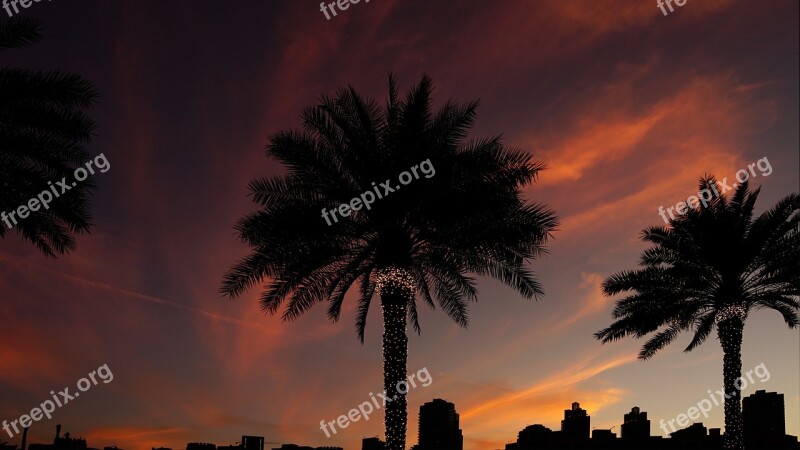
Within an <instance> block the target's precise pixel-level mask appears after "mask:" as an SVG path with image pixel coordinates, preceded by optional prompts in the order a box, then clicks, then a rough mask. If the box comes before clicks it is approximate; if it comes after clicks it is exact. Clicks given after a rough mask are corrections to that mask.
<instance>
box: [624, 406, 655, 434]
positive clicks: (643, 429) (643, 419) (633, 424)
mask: <svg viewBox="0 0 800 450" xmlns="http://www.w3.org/2000/svg"><path fill="white" fill-rule="evenodd" d="M649 437H650V420H648V419H647V413H646V412H643V411H641V410H639V407H638V406H634V407H633V408H631V412H629V413H628V414H625V421H624V422H623V423H622V439H647V438H649Z"/></svg>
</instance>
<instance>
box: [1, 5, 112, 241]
mask: <svg viewBox="0 0 800 450" xmlns="http://www.w3.org/2000/svg"><path fill="white" fill-rule="evenodd" d="M41 37H42V35H41V31H40V25H39V22H38V21H36V20H35V19H31V18H26V17H20V16H15V17H13V18H11V19H8V20H5V21H0V52H3V51H7V50H10V49H15V48H20V47H24V46H27V45H30V44H34V43H36V42H38V41H39V40H40V39H41ZM96 97H97V94H96V93H95V91H94V88H93V87H92V85H91V84H90V83H89V82H88V81H86V80H84V79H83V78H81V77H80V76H78V75H74V74H70V73H64V72H59V71H50V72H43V71H32V70H21V69H10V68H2V69H0V179H2V180H3V181H2V183H3V185H2V189H0V212H3V213H6V212H8V211H13V210H15V209H17V208H18V207H20V206H21V205H25V204H27V203H28V201H29V200H30V199H32V198H36V196H37V194H39V193H40V192H42V191H45V190H47V189H48V188H49V185H48V182H53V183H55V182H57V181H59V180H61V179H62V178H63V177H65V176H66V177H67V178H68V179H71V178H72V176H73V175H72V174H73V170H74V168H75V167H77V165H79V164H81V163H82V162H83V161H85V160H86V159H87V158H88V157H89V154H88V153H87V151H86V149H85V145H86V144H88V143H89V141H90V139H91V137H92V131H93V130H94V128H95V124H94V122H93V121H92V120H90V119H89V118H88V117H87V116H86V114H85V113H84V110H86V109H88V108H89V107H90V106H91V105H93V104H94V102H95V99H96ZM94 189H95V185H94V183H93V182H92V181H91V179H87V180H85V181H82V182H81V183H79V184H77V185H76V186H74V187H72V188H71V189H70V190H69V191H68V192H66V193H64V194H63V195H61V196H59V197H58V198H57V199H56V200H55V201H53V202H52V203H51V204H50V205H49V209H40V210H39V211H37V212H35V213H31V214H30V215H29V216H28V217H26V218H25V219H22V220H19V221H17V223H16V224H14V223H12V222H11V221H10V220H9V221H8V222H7V223H6V222H0V237H3V236H4V235H5V233H6V232H7V231H9V230H10V229H11V228H14V229H16V231H17V232H18V233H19V234H20V235H21V236H22V238H23V239H25V240H28V241H30V242H31V243H33V244H34V245H35V246H36V247H37V248H39V250H40V251H41V252H42V253H44V254H45V255H47V256H57V255H58V254H64V253H68V252H69V251H70V250H73V249H74V248H75V237H74V235H75V234H82V233H87V232H89V231H90V229H91V223H90V214H89V197H90V195H91V192H92V191H93V190H94Z"/></svg>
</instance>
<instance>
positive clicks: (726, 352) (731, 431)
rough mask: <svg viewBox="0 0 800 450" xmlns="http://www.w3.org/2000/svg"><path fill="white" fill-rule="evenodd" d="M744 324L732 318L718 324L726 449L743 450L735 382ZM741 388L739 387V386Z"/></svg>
mask: <svg viewBox="0 0 800 450" xmlns="http://www.w3.org/2000/svg"><path fill="white" fill-rule="evenodd" d="M743 328H744V323H742V320H741V319H740V318H738V317H734V318H731V319H728V320H726V321H725V322H722V323H720V324H719V341H720V343H721V344H722V351H723V359H722V361H723V363H722V374H723V380H724V388H725V445H724V447H725V448H726V449H734V450H743V449H744V440H743V436H742V402H741V397H742V394H741V391H739V387H737V386H736V380H737V379H738V378H739V377H741V376H742V329H743ZM740 386H741V385H740Z"/></svg>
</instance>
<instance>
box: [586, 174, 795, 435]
mask: <svg viewBox="0 0 800 450" xmlns="http://www.w3.org/2000/svg"><path fill="white" fill-rule="evenodd" d="M700 189H701V190H703V189H708V192H717V191H716V180H715V179H714V177H713V176H706V177H703V178H702V179H701V180H700ZM759 192H760V188H759V189H756V190H755V191H752V192H751V191H750V190H749V187H748V183H747V182H745V183H742V184H740V185H739V186H738V187H737V188H736V190H735V192H734V193H733V195H731V196H730V198H728V197H727V196H726V195H721V196H718V197H715V198H714V199H713V200H711V202H710V203H709V204H708V206H707V207H703V206H700V207H698V208H692V209H689V211H688V213H687V214H686V215H683V216H678V217H677V218H676V219H674V220H670V223H669V224H670V226H669V227H651V228H648V229H646V230H644V231H643V233H642V240H644V241H645V242H649V243H651V244H653V246H652V247H650V248H649V249H647V250H646V251H645V252H644V253H643V254H642V256H641V259H640V262H639V263H640V265H641V266H643V267H642V268H641V269H639V270H635V271H624V272H619V273H617V274H614V275H612V276H611V277H609V278H608V279H607V280H605V282H604V283H603V291H604V293H605V294H606V295H608V296H612V295H616V294H619V293H621V292H630V293H631V294H630V295H628V296H627V297H625V298H623V299H621V300H618V301H617V303H616V307H615V308H614V312H613V317H614V319H616V321H615V322H614V323H612V324H611V326H609V327H608V328H605V329H603V330H601V331H599V332H597V333H595V337H596V338H597V339H600V340H601V341H602V342H603V343H606V342H609V341H614V340H617V339H621V338H623V337H625V336H634V337H636V338H641V337H644V336H646V335H648V334H650V333H653V332H656V331H657V333H656V334H655V335H654V336H652V337H651V338H650V339H649V340H648V341H647V342H646V343H645V344H644V346H643V347H642V349H641V352H640V353H639V359H641V360H646V359H648V358H650V357H652V356H653V355H655V354H656V352H658V351H659V350H661V349H662V348H664V347H665V346H666V345H668V344H669V343H670V342H672V341H673V340H674V339H675V338H676V337H677V336H678V334H680V333H681V332H682V331H687V330H691V331H692V332H694V338H693V339H692V341H691V342H690V343H689V346H688V347H686V349H685V350H684V351H686V352H688V351H691V350H693V349H694V348H696V347H697V346H699V345H700V344H702V343H703V342H704V341H705V340H706V338H708V336H709V335H711V333H712V332H713V331H714V329H715V328H716V330H717V337H718V339H719V341H720V343H721V345H722V350H723V354H724V356H723V379H724V390H725V396H726V399H725V448H730V449H743V448H744V444H743V441H742V410H741V393H740V392H739V389H737V387H736V385H735V384H736V380H737V379H738V378H739V377H741V372H742V355H741V347H742V331H743V328H744V323H745V320H746V318H747V316H748V314H749V313H750V311H752V310H753V309H773V310H775V311H777V312H779V313H780V314H781V315H782V316H783V319H784V320H785V321H786V324H787V325H788V326H789V327H790V328H795V327H797V326H798V323H800V318H798V314H797V311H798V309H800V301H798V296H800V197H798V195H797V194H791V195H789V196H787V197H785V198H783V199H782V200H780V201H779V202H778V203H777V204H776V205H775V206H774V207H773V208H772V209H770V210H769V211H766V212H764V213H763V214H761V215H760V216H758V217H757V218H755V219H754V218H753V208H754V207H755V203H756V199H757V198H758V194H759Z"/></svg>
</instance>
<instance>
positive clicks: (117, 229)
mask: <svg viewBox="0 0 800 450" xmlns="http://www.w3.org/2000/svg"><path fill="white" fill-rule="evenodd" d="M799 10H800V3H799V2H798V1H797V0H769V1H763V0H762V1H754V0H753V1H732V0H730V1H726V0H702V1H700V0H688V2H687V3H686V4H685V5H684V6H682V7H675V11H674V12H673V13H669V14H668V15H666V16H665V15H664V14H662V12H661V10H660V9H659V8H658V6H657V5H656V1H655V0H624V1H600V0H591V1H590V0H553V1H546V0H536V1H534V0H503V1H502V2H499V1H498V2H486V1H477V0H459V1H458V2H455V1H453V2H445V1H427V0H405V1H400V0H372V1H370V2H369V3H366V2H365V1H362V2H360V3H358V4H356V5H351V6H350V7H349V9H347V10H346V11H340V12H339V14H338V15H337V16H336V17H332V18H331V19H330V20H328V19H326V17H325V15H324V14H323V13H322V12H321V11H320V7H319V2H315V1H308V0H302V1H301V0H282V1H277V0H264V1H251V0H247V1H237V2H222V1H213V2H212V1H207V0H200V1H175V0H170V1H159V2H156V1H129V0H115V1H113V2H112V1H99V0H91V1H89V0H86V1H84V0H82V1H65V0H60V1H58V0H57V1H41V2H38V3H33V4H32V5H31V6H30V7H29V8H28V9H22V10H21V11H20V14H22V15H27V16H33V17H37V18H40V19H41V20H42V24H43V26H44V28H45V31H44V39H43V41H42V42H41V43H39V44H37V45H35V46H32V47H30V48H25V49H21V50H14V51H8V52H3V53H0V67H5V66H10V67H22V68H42V69H60V70H65V71H70V72H75V73H78V74H81V75H82V76H83V77H85V78H86V79H88V80H90V81H91V82H92V83H93V84H94V85H95V87H96V89H97V91H98V92H99V94H100V98H99V100H98V103H97V105H96V106H95V107H94V108H93V109H92V110H91V114H90V115H91V117H92V118H93V119H94V120H95V121H96V122H97V124H98V129H97V132H96V134H97V136H96V138H95V139H94V140H93V141H92V143H91V145H90V146H89V149H90V151H91V152H92V154H93V155H97V154H100V153H103V154H104V155H105V156H106V158H107V160H108V162H109V163H110V166H111V168H110V170H108V171H107V172H106V173H97V174H95V175H93V179H94V181H96V183H97V184H98V189H97V191H96V193H95V195H94V197H93V201H92V207H91V209H92V212H93V222H94V228H93V231H92V233H91V234H89V235H83V236H80V238H79V240H78V248H77V250H76V251H74V252H72V253H70V254H68V255H65V256H61V257H59V258H57V259H53V258H46V257H44V256H43V255H42V254H41V253H39V252H38V251H37V250H36V249H35V247H33V246H32V245H30V244H29V243H28V242H23V241H22V240H21V239H20V237H19V235H18V234H17V233H14V232H10V233H7V234H6V236H5V237H4V238H2V239H0V267H2V270H0V291H1V292H2V293H3V296H2V297H3V299H2V301H0V324H1V325H2V326H0V342H2V345H0V364H1V365H2V368H3V369H2V370H0V420H3V419H7V420H12V419H16V418H18V417H19V416H20V414H24V413H26V412H27V411H30V409H31V408H33V407H35V406H37V405H39V404H40V403H41V402H42V401H44V400H47V399H48V398H50V397H51V395H50V394H49V392H50V391H59V390H62V389H63V388H65V387H71V389H72V390H74V386H75V384H76V382H77V381H78V380H79V379H80V378H81V377H84V376H86V375H87V374H88V373H89V372H91V371H93V370H96V369H97V368H98V367H99V366H102V365H103V364H107V365H108V368H109V369H110V370H111V372H112V373H113V376H114V378H113V381H111V382H109V383H107V384H105V383H100V384H98V385H97V386H94V387H92V388H91V389H90V390H89V391H87V392H85V393H83V394H82V395H81V396H80V398H76V399H75V400H72V401H70V402H69V404H68V405H65V406H64V407H63V408H59V409H57V410H56V411H55V412H54V413H53V418H52V419H51V420H48V419H46V418H45V419H44V420H41V421H39V422H36V423H35V424H34V425H33V426H32V427H31V429H30V433H29V437H28V441H29V442H39V443H45V442H50V441H52V437H53V435H54V433H55V425H56V424H57V423H60V424H63V426H64V431H70V432H71V433H72V435H73V436H78V435H80V436H83V437H85V438H86V439H87V440H88V444H89V445H90V446H91V447H95V448H102V447H103V446H105V445H117V446H119V447H121V448H124V449H127V450H130V449H149V448H151V447H160V446H164V447H172V448H174V449H182V448H185V447H186V443H187V442H196V441H199V442H213V443H215V444H217V445H223V444H225V445H227V444H232V443H234V442H235V441H239V440H240V437H241V436H242V435H257V436H264V437H265V440H266V441H267V442H274V443H296V444H301V445H312V446H340V447H344V448H345V449H346V450H352V449H358V448H360V445H361V439H362V438H363V437H371V436H376V435H380V436H381V437H382V436H383V433H384V427H383V414H382V411H381V412H380V413H376V414H374V415H373V416H372V417H371V418H370V420H369V421H363V420H361V421H359V422H356V423H353V424H351V425H350V426H349V427H348V428H346V429H344V430H341V431H339V432H338V433H337V434H336V435H334V436H332V437H330V438H327V437H326V436H325V434H324V433H323V432H322V431H321V430H320V425H319V424H320V421H321V420H326V421H329V420H335V419H336V417H338V416H339V415H341V414H346V413H347V411H348V410H350V409H351V408H354V407H356V406H358V405H359V404H360V403H362V402H364V401H366V400H369V394H370V393H371V392H372V393H375V392H378V391H381V390H382V383H383V378H382V355H381V332H382V329H383V328H382V324H381V316H380V309H379V308H373V310H372V311H371V312H370V317H369V322H368V324H367V329H366V337H365V343H364V344H363V345H362V344H360V343H359V342H358V340H357V336H356V332H355V328H354V320H355V304H356V303H355V302H353V301H352V300H355V298H349V297H348V298H349V300H348V301H346V302H345V306H344V310H343V313H342V318H341V319H340V321H339V322H337V323H331V322H330V320H329V319H328V318H327V317H326V307H325V306H323V305H319V306H318V307H315V308H314V309H313V310H311V311H310V312H308V313H307V314H305V315H304V316H303V317H301V318H300V319H298V320H296V321H294V322H282V321H281V320H280V316H279V315H278V316H266V315H264V313H262V312H261V310H260V308H259V303H258V300H257V299H258V296H259V294H260V290H259V289H251V290H250V291H248V292H247V293H246V294H245V295H244V296H242V297H241V298H238V299H236V300H233V301H231V300H228V299H226V298H223V297H221V296H220V294H219V292H218V291H219V287H220V283H221V280H222V276H223V274H224V273H225V271H226V270H228V269H229V268H230V266H231V265H232V264H233V263H234V262H235V261H237V260H238V259H239V258H241V257H242V256H244V255H246V254H247V252H248V249H247V248H246V247H245V246H244V245H242V244H241V243H240V242H239V241H238V239H237V237H236V234H235V231H234V225H235V223H236V221H237V220H238V219H239V218H240V217H242V216H243V215H245V214H246V213H248V212H251V211H253V210H255V208H256V205H255V204H254V203H253V202H252V200H251V199H250V198H249V197H248V190H247V184H248V182H249V181H250V180H251V179H253V178H256V177H260V176H270V175H277V174H280V173H282V172H283V171H284V168H283V167H282V166H281V165H280V164H279V163H277V162H276V161H274V160H270V159H268V158H267V157H266V156H265V151H264V148H265V145H266V144H267V140H268V137H269V136H270V135H271V134H273V133H276V132H278V131H280V130H289V129H298V128H300V127H301V125H302V123H301V119H300V117H299V115H300V112H301V111H302V109H303V108H304V107H307V106H310V105H314V104H316V102H317V101H318V99H319V98H320V96H321V95H323V94H333V93H335V92H336V90H337V89H339V88H342V87H346V86H347V85H352V86H353V87H354V88H355V89H356V90H357V91H359V92H360V93H362V94H363V95H365V96H368V97H371V98H375V99H376V100H378V101H379V102H381V103H383V102H384V101H385V99H386V96H387V84H388V76H389V74H390V73H394V74H395V75H396V76H397V78H398V80H399V83H400V88H401V89H402V90H403V91H405V90H407V89H408V88H410V87H411V86H412V85H413V84H415V83H417V82H418V81H419V79H420V77H421V76H422V75H423V74H427V75H429V76H430V77H431V78H432V79H433V81H434V83H435V85H436V90H435V98H434V103H435V104H436V105H441V104H443V103H444V102H445V101H446V100H448V99H454V100H456V101H460V102H467V101H470V100H474V99H479V100H480V108H479V110H478V119H477V122H476V125H475V126H474V128H473V129H472V132H471V137H473V138H480V137H487V136H492V135H496V134H502V135H503V136H504V143H505V144H507V145H509V146H512V147H518V148H522V149H525V150H526V151H529V152H531V153H532V154H533V155H534V157H535V158H536V159H537V160H539V161H542V162H544V163H546V164H547V166H548V169H547V170H545V171H543V172H542V173H541V176H540V178H539V180H538V181H537V182H536V183H534V185H533V187H532V188H531V189H528V190H527V191H526V193H525V194H526V196H527V198H528V199H530V200H532V201H536V202H541V203H545V204H547V205H548V206H550V207H551V208H552V209H553V210H554V211H555V212H556V213H557V214H558V216H559V220H560V225H559V229H558V230H557V231H556V232H555V233H554V239H553V240H551V241H550V242H549V243H548V251H549V254H548V255H547V256H545V257H542V258H540V259H538V260H536V261H534V262H533V263H532V264H531V266H530V267H531V268H532V270H533V271H534V272H535V273H536V275H537V277H538V278H539V280H540V281H541V282H542V284H543V287H544V289H545V292H546V294H545V296H544V297H543V298H542V299H540V300H539V301H529V300H525V299H523V298H521V297H520V296H519V294H517V293H516V292H515V291H513V290H512V289H510V288H508V287H505V286H503V285H501V284H500V283H499V282H496V281H491V280H486V279H481V280H480V282H479V285H478V286H479V301H478V302H477V303H472V304H470V310H469V313H470V325H469V327H468V328H467V329H463V328H461V327H459V326H458V325H457V324H456V323H454V322H453V321H452V320H451V319H449V318H448V317H447V316H446V315H445V314H444V313H443V312H442V311H441V309H439V308H437V309H436V310H431V309H429V308H427V307H421V308H420V324H421V326H422V333H421V335H417V334H415V333H413V331H412V329H411V327H409V350H408V355H409V357H408V371H409V373H416V372H417V371H419V370H421V369H423V368H425V369H427V370H428V372H429V373H430V375H431V378H432V380H433V381H432V382H431V384H430V386H428V387H422V386H419V385H418V386H417V388H415V389H412V390H411V391H410V392H409V394H408V412H409V421H408V440H407V441H408V446H409V447H410V446H411V445H413V444H415V443H416V442H417V415H418V412H419V406H420V405H421V404H422V403H425V402H428V401H430V400H432V399H434V398H443V399H446V400H448V401H450V402H453V403H454V404H455V405H456V409H457V411H458V413H459V414H460V415H461V429H462V430H463V433H464V448H465V449H466V450H492V449H500V448H503V446H504V445H505V444H506V443H509V442H512V441H514V440H515V439H516V436H517V433H518V432H519V431H520V430H522V429H523V428H524V427H526V426H527V425H531V424H535V423H540V424H543V425H545V426H547V427H549V428H552V429H558V428H559V426H560V420H561V419H562V418H563V410H564V409H568V408H569V407H570V404H571V403H572V402H580V404H581V406H582V407H583V408H585V409H586V410H588V412H589V414H590V415H591V425H592V427H597V428H606V429H607V428H611V427H614V431H615V432H617V433H618V432H619V427H620V424H621V423H622V419H623V414H625V413H626V412H629V411H630V410H631V408H632V407H634V406H639V407H640V408H641V409H642V410H643V411H647V412H648V416H649V419H650V420H651V422H652V426H651V433H652V434H654V435H664V433H663V431H662V430H661V429H659V427H658V423H659V421H660V420H662V419H663V420H669V419H673V418H675V417H676V416H677V415H678V414H681V413H685V412H686V411H687V409H688V408H690V407H692V406H696V405H697V403H698V402H699V401H701V400H703V399H704V398H708V396H709V394H708V391H709V390H711V391H716V390H718V389H720V388H721V386H722V382H723V380H722V349H721V347H720V345H719V341H718V340H717V339H716V337H715V336H714V337H710V338H709V339H708V340H707V342H706V343H705V344H703V345H702V346H701V347H700V348H698V349H696V350H695V351H692V352H691V353H684V352H683V349H684V348H685V347H686V345H687V344H688V343H689V341H690V340H691V335H690V334H686V335H682V336H681V337H680V338H679V339H678V340H677V341H676V342H675V343H674V344H672V345H671V346H669V347H667V348H666V349H664V350H663V351H661V352H660V353H659V354H657V355H656V356H655V357H654V358H652V359H650V360H648V361H645V362H642V361H638V360H637V359H636V355H637V353H638V351H639V348H640V347H641V345H642V344H643V343H644V340H635V339H624V340H622V341H618V342H615V343H611V344H605V345H601V344H600V343H599V342H598V341H597V340H596V339H595V338H594V337H593V336H592V335H593V333H594V332H596V331H598V330H600V329H601V328H604V327H606V326H608V325H609V324H610V323H611V321H612V318H611V310H612V308H613V300H614V299H613V298H607V297H604V296H603V295H602V293H601V290H600V284H601V283H602V281H603V280H604V279H605V278H606V277H608V276H609V275H611V274H613V273H615V272H618V271H621V270H627V269H634V268H636V265H637V263H638V261H639V255H640V253H641V252H642V250H643V249H644V248H646V246H645V245H644V244H643V243H642V242H641V241H640V240H639V235H640V232H641V230H642V229H644V228H645V227H648V226H654V225H661V224H663V222H662V219H661V218H660V217H659V215H658V209H659V206H664V207H665V208H666V207H669V206H673V205H675V204H676V203H678V202H680V201H682V200H685V199H686V198H687V197H688V196H689V195H692V194H696V193H697V190H698V189H697V181H698V179H699V178H700V177H701V176H703V175H704V174H706V173H712V174H715V175H716V176H717V177H718V178H720V179H722V178H724V177H727V178H728V180H729V181H731V180H733V179H734V177H735V175H736V172H737V171H738V170H739V169H743V168H744V169H747V166H748V165H749V164H752V163H755V162H756V161H758V160H760V159H764V158H766V161H768V163H769V166H770V167H771V172H769V171H764V170H759V168H756V169H755V173H756V176H755V177H752V179H751V183H752V185H753V186H754V187H757V186H761V196H760V197H759V203H758V204H757V206H756V209H757V211H756V213H761V212H762V211H764V210H765V209H766V208H768V207H771V206H772V205H773V204H774V203H775V202H777V201H778V200H779V199H780V198H782V197H784V196H786V195H788V194H790V193H792V192H798V191H800V151H799V150H798V149H800V138H799V134H800V133H799V126H798V123H800V114H799V113H798V110H799V108H800V105H799V104H798V97H799V95H800V93H799V92H798V86H799V84H800V82H799V80H800V71H799V70H798V59H799V57H800V49H799V48H798V32H799V28H800V26H799V24H800V19H798V14H799V13H800V11H799ZM4 14H6V13H5V11H4V10H2V9H0V15H4ZM376 181H379V180H376ZM320 220H321V219H320ZM762 363H763V366H762V367H766V369H768V372H769V377H763V380H764V381H761V379H759V378H758V377H755V382H754V383H752V384H751V385H749V386H747V387H746V388H745V389H744V390H743V396H747V395H750V394H752V393H753V392H755V391H756V390H762V389H763V390H767V391H771V392H780V393H783V394H784V399H785V405H786V432H787V433H788V434H792V435H795V436H797V435H799V434H800V331H798V330H797V329H794V330H792V329H789V328H788V327H787V326H786V324H785V323H784V321H783V319H782V317H781V316H780V315H779V314H778V313H777V312H774V311H755V312H754V313H753V314H752V315H751V316H750V317H749V318H748V320H747V323H746V326H745V331H744V343H743V347H742V368H743V370H745V371H747V370H750V369H753V368H755V367H756V366H758V365H760V364H762ZM700 421H702V422H703V424H704V425H705V426H707V427H722V426H723V408H722V406H719V407H715V408H714V409H713V410H712V411H711V412H710V414H709V417H708V418H701V419H700ZM4 440H7V441H9V442H11V443H14V444H18V443H19V438H18V437H16V436H15V437H14V438H8V436H7V435H6V434H5V433H3V434H2V435H0V442H2V441H4ZM267 445H268V447H269V448H272V446H271V445H270V444H267Z"/></svg>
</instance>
